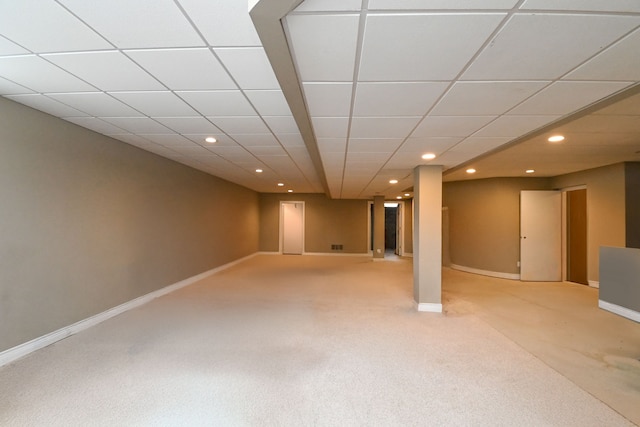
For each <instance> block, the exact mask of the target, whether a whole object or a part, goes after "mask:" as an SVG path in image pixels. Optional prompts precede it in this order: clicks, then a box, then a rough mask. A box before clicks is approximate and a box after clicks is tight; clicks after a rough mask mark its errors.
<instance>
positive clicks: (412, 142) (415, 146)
mask: <svg viewBox="0 0 640 427" xmlns="http://www.w3.org/2000/svg"><path fill="white" fill-rule="evenodd" d="M460 141H462V138H461V137H443V138H441V137H423V138H408V139H407V140H406V141H405V143H404V144H402V146H401V147H400V149H399V150H398V152H399V153H412V154H415V155H416V159H419V158H420V156H421V155H422V154H425V153H434V154H438V155H439V154H440V153H442V152H444V151H446V150H448V149H449V148H451V147H453V146H454V145H456V144H457V143H459V142H460Z"/></svg>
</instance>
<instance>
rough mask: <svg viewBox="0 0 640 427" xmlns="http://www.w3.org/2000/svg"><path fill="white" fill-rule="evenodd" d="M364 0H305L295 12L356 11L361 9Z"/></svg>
mask: <svg viewBox="0 0 640 427" xmlns="http://www.w3.org/2000/svg"><path fill="white" fill-rule="evenodd" d="M361 6H362V0H304V1H303V2H302V3H300V6H298V7H296V8H295V9H294V10H293V13H295V12H327V11H330V12H354V11H359V10H360V7H361Z"/></svg>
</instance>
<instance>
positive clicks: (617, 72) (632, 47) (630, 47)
mask: <svg viewBox="0 0 640 427" xmlns="http://www.w3.org/2000/svg"><path fill="white" fill-rule="evenodd" d="M637 4H640V2H638V3H637ZM639 49H640V30H636V31H634V32H633V33H631V34H630V35H629V36H627V37H625V38H624V39H622V40H620V41H619V42H618V43H616V44H614V45H613V46H611V47H610V48H608V49H606V50H605V51H603V52H602V53H600V54H599V55H597V56H596V57H595V58H593V59H591V60H590V61H587V62H585V63H584V64H583V65H581V66H580V67H578V68H577V69H575V70H574V71H572V72H571V73H569V74H567V75H566V76H565V78H567V79H572V80H573V79H575V80H636V81H637V80H640V55H638V50H639Z"/></svg>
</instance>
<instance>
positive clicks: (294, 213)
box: [282, 202, 304, 255]
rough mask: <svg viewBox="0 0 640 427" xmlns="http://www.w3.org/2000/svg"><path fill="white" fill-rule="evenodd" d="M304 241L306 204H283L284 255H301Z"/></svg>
mask: <svg viewBox="0 0 640 427" xmlns="http://www.w3.org/2000/svg"><path fill="white" fill-rule="evenodd" d="M303 241H304V203H301V202H282V253H283V254H294V255H301V254H302V251H303Z"/></svg>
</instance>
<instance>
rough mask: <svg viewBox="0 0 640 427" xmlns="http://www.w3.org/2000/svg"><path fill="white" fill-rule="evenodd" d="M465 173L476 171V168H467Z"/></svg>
mask: <svg viewBox="0 0 640 427" xmlns="http://www.w3.org/2000/svg"><path fill="white" fill-rule="evenodd" d="M467 173H476V170H475V169H474V168H469V169H467Z"/></svg>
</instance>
